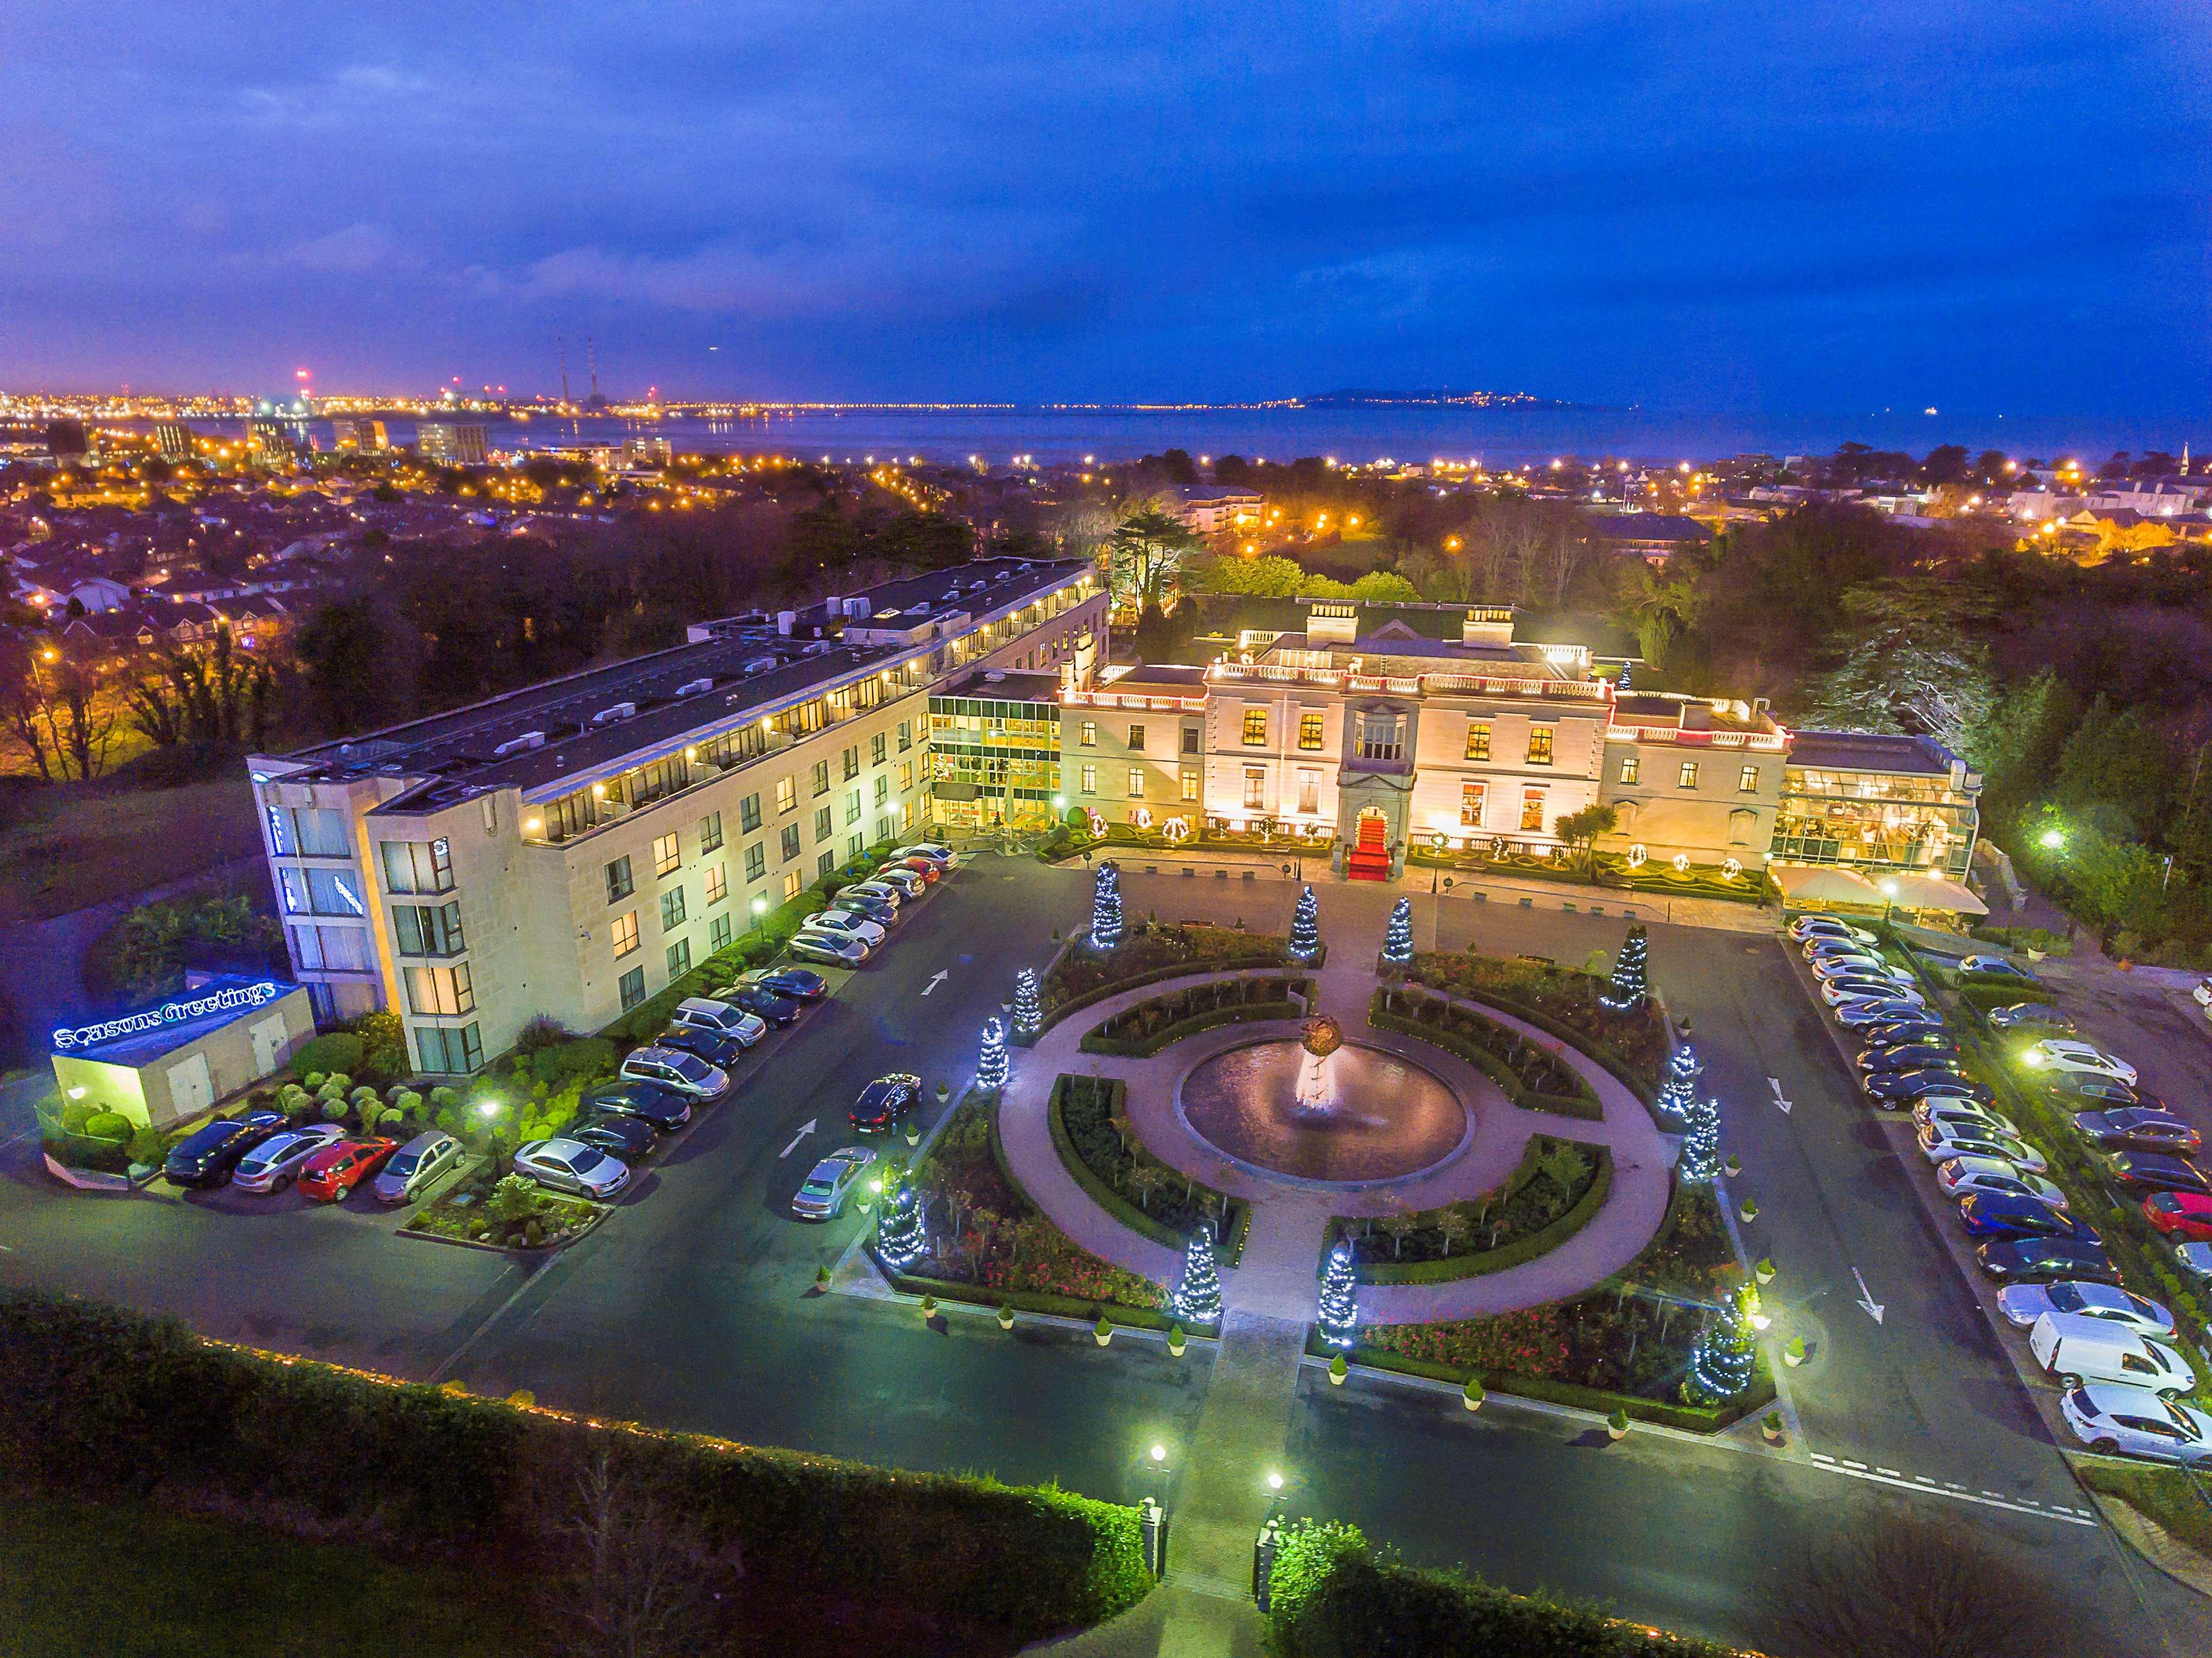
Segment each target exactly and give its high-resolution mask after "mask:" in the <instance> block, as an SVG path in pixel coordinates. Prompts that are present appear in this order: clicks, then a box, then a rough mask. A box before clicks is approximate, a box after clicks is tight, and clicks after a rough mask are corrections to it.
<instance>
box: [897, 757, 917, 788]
mask: <svg viewBox="0 0 2212 1658" xmlns="http://www.w3.org/2000/svg"><path fill="white" fill-rule="evenodd" d="M913 786H914V762H913V761H911V760H902V761H900V762H899V793H901V794H904V793H906V792H907V791H908V789H910V788H912V787H913Z"/></svg>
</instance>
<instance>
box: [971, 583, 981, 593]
mask: <svg viewBox="0 0 2212 1658" xmlns="http://www.w3.org/2000/svg"><path fill="white" fill-rule="evenodd" d="M968 591H969V592H971V593H980V592H982V591H983V584H982V583H981V582H980V581H971V582H969V584H968Z"/></svg>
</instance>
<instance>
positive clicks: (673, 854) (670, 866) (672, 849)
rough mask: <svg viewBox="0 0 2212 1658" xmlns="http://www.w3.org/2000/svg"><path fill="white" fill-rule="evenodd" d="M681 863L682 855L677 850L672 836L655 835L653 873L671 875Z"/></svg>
mask: <svg viewBox="0 0 2212 1658" xmlns="http://www.w3.org/2000/svg"><path fill="white" fill-rule="evenodd" d="M683 861H684V855H683V853H680V852H678V850H677V846H676V837H675V836H674V835H654V836H653V873H654V874H655V875H673V874H674V873H675V872H676V871H677V868H678V865H681V864H682V863H683Z"/></svg>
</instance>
